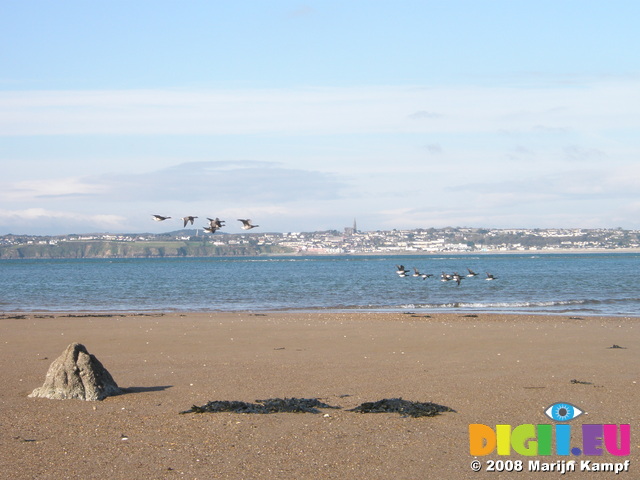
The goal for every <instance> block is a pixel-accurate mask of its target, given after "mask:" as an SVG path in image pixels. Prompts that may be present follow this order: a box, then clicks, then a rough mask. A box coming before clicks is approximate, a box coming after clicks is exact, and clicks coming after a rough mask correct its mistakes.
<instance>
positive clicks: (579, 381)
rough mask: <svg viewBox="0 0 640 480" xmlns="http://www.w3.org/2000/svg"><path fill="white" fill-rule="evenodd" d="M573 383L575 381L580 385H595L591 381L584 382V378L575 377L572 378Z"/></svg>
mask: <svg viewBox="0 0 640 480" xmlns="http://www.w3.org/2000/svg"><path fill="white" fill-rule="evenodd" d="M571 383H575V384H578V385H593V383H591V382H583V381H582V380H576V379H575V378H574V379H573V380H571Z"/></svg>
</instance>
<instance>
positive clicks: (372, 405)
mask: <svg viewBox="0 0 640 480" xmlns="http://www.w3.org/2000/svg"><path fill="white" fill-rule="evenodd" d="M349 411H350V412H359V413H399V414H400V415H402V416H403V417H413V418H417V417H435V416H436V415H440V413H442V412H454V413H455V410H454V409H452V408H450V407H447V406H444V405H438V404H437V403H431V402H410V401H409V400H403V399H402V398H384V399H382V400H378V401H377V402H365V403H362V404H360V405H358V406H357V407H356V408H353V409H351V410H349Z"/></svg>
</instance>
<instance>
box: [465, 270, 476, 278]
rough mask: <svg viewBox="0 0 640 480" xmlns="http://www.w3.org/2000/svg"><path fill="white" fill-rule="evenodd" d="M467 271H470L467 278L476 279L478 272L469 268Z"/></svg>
mask: <svg viewBox="0 0 640 480" xmlns="http://www.w3.org/2000/svg"><path fill="white" fill-rule="evenodd" d="M467 270H469V274H468V275H467V277H475V276H476V275H478V274H477V273H476V272H474V271H473V270H471V269H470V268H467Z"/></svg>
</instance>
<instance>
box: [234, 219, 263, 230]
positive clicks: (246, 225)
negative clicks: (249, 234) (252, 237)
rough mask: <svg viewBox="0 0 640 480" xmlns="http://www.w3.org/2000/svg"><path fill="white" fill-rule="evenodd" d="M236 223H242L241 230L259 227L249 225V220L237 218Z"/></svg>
mask: <svg viewBox="0 0 640 480" xmlns="http://www.w3.org/2000/svg"><path fill="white" fill-rule="evenodd" d="M238 221H239V222H242V227H241V228H242V229H243V230H251V229H252V228H256V227H259V226H260V225H251V220H249V219H246V220H244V219H242V218H239V219H238Z"/></svg>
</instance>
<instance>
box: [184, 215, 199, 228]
mask: <svg viewBox="0 0 640 480" xmlns="http://www.w3.org/2000/svg"><path fill="white" fill-rule="evenodd" d="M196 218H198V217H193V216H191V215H189V216H188V217H182V220H184V226H185V227H186V226H187V223H189V222H191V225H193V221H194V220H195V219H196Z"/></svg>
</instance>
